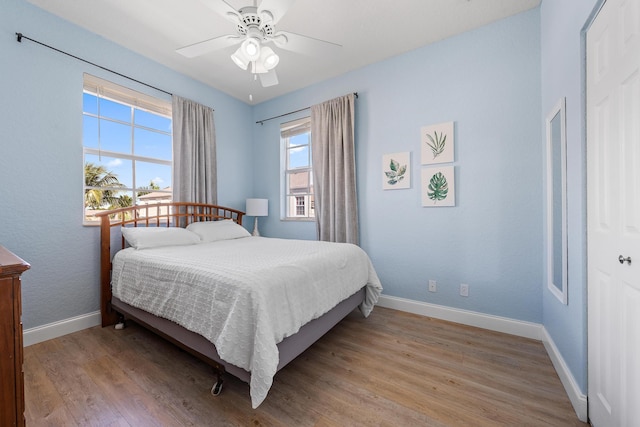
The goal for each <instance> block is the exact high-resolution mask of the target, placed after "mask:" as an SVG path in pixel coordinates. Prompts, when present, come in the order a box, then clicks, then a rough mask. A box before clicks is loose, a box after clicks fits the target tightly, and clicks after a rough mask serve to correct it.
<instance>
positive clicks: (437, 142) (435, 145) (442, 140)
mask: <svg viewBox="0 0 640 427" xmlns="http://www.w3.org/2000/svg"><path fill="white" fill-rule="evenodd" d="M427 138H429V141H431V143H428V142H426V144H427V145H428V146H429V148H431V152H432V153H433V158H434V159H435V158H436V157H438V156H439V155H440V154H442V153H443V152H444V148H445V146H446V141H447V135H445V134H444V132H440V136H438V132H436V131H434V132H433V136H431V135H429V134H427Z"/></svg>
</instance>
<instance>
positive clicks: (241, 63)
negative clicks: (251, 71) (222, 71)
mask: <svg viewBox="0 0 640 427" xmlns="http://www.w3.org/2000/svg"><path fill="white" fill-rule="evenodd" d="M231 60H232V61H233V62H234V63H235V64H236V65H237V66H238V67H240V68H242V69H243V70H246V69H247V68H248V67H249V63H250V62H251V61H250V60H249V58H247V56H246V55H245V54H244V51H243V50H242V47H239V48H238V49H237V50H236V51H235V52H234V53H233V55H231Z"/></svg>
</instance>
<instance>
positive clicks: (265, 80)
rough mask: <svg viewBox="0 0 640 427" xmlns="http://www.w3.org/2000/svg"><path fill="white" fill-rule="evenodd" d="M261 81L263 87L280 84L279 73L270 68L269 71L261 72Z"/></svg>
mask: <svg viewBox="0 0 640 427" xmlns="http://www.w3.org/2000/svg"><path fill="white" fill-rule="evenodd" d="M258 75H259V76H260V83H262V87H269V86H275V85H277V84H278V75H277V74H276V70H269V72H267V73H260V74H258Z"/></svg>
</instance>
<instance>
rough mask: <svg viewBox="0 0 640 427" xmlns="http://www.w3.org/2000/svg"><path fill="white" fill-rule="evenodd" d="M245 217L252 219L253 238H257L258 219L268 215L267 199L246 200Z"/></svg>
mask: <svg viewBox="0 0 640 427" xmlns="http://www.w3.org/2000/svg"><path fill="white" fill-rule="evenodd" d="M246 214H247V216H252V217H254V220H253V233H251V234H252V235H253V236H259V235H260V233H259V232H258V217H259V216H267V215H269V199H247V212H246Z"/></svg>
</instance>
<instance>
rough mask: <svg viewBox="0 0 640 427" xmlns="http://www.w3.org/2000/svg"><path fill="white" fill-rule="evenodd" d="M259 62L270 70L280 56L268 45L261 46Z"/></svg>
mask: <svg viewBox="0 0 640 427" xmlns="http://www.w3.org/2000/svg"><path fill="white" fill-rule="evenodd" d="M260 62H262V65H264V68H266V69H267V70H272V69H274V68H275V67H276V65H278V62H280V57H279V56H278V55H277V54H276V53H275V52H274V51H273V49H271V48H270V47H268V46H267V47H263V48H262V52H261V53H260Z"/></svg>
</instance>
